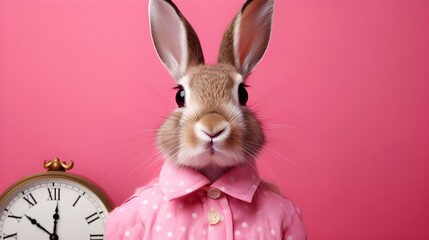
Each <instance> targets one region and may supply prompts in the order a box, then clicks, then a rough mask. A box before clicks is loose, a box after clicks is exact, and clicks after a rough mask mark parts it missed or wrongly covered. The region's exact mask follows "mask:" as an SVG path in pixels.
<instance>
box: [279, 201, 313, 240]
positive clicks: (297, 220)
mask: <svg viewBox="0 0 429 240" xmlns="http://www.w3.org/2000/svg"><path fill="white" fill-rule="evenodd" d="M290 204H291V206H290V209H291V210H290V214H291V218H290V222H289V224H288V226H287V227H285V230H284V234H283V240H306V239H307V232H306V230H305V226H304V223H303V222H302V218H301V211H300V210H299V208H298V207H296V206H295V205H294V204H293V203H290Z"/></svg>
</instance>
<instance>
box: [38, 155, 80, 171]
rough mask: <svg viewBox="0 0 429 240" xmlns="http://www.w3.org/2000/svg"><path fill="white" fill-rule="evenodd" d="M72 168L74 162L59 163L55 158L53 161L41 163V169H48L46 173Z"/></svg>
mask: <svg viewBox="0 0 429 240" xmlns="http://www.w3.org/2000/svg"><path fill="white" fill-rule="evenodd" d="M73 166H74V162H73V161H72V160H70V164H67V163H66V162H65V161H60V159H59V158H55V159H53V160H47V161H45V162H44V163H43V167H44V168H46V169H48V171H62V172H65V171H66V170H70V169H72V168H73Z"/></svg>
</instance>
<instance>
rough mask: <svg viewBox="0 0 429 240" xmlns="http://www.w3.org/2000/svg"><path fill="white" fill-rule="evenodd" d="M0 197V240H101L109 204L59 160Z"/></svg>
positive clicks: (100, 191)
mask: <svg viewBox="0 0 429 240" xmlns="http://www.w3.org/2000/svg"><path fill="white" fill-rule="evenodd" d="M44 165H45V168H47V169H48V171H47V172H45V173H41V174H36V175H32V176H29V177H27V178H24V179H22V180H21V181H18V182H17V183H16V184H14V185H12V186H11V187H10V188H8V189H7V190H6V191H5V192H4V193H3V194H2V195H1V196H0V240H103V239H104V224H105V222H106V218H107V216H108V213H109V211H110V210H111V208H112V204H111V202H110V200H109V198H108V197H107V196H106V195H105V194H104V193H103V191H102V190H101V189H100V188H99V187H97V186H96V185H95V184H94V183H92V182H91V181H89V180H88V179H86V178H83V177H82V176H79V175H76V174H72V173H66V172H65V170H69V169H71V168H72V167H73V162H71V164H70V165H67V164H66V163H65V162H61V161H60V160H59V159H54V160H52V161H48V162H45V163H44Z"/></svg>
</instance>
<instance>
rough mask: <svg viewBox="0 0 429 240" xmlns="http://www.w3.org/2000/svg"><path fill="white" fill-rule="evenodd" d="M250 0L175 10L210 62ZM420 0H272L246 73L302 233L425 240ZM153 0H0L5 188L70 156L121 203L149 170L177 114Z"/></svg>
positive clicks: (268, 172) (0, 153)
mask: <svg viewBox="0 0 429 240" xmlns="http://www.w3.org/2000/svg"><path fill="white" fill-rule="evenodd" d="M243 2H244V0H243V1H227V0H216V1H201V0H193V1H190V0H188V1H185V0H181V1H179V0H177V1H176V3H177V5H178V6H179V8H180V9H181V10H182V12H183V13H184V15H185V16H186V17H187V18H188V20H189V21H190V22H191V23H192V24H193V26H194V27H195V30H196V32H197V33H198V35H199V36H200V40H201V42H202V46H203V49H204V52H205V57H206V60H207V62H208V63H214V62H215V60H216V58H217V51H218V46H219V43H220V39H221V35H222V33H223V30H224V28H225V27H226V25H227V23H228V22H229V21H230V20H231V19H232V17H233V15H234V14H235V13H236V11H237V10H238V9H239V8H240V6H241V5H242V3H243ZM428 12H429V1H423V0H421V1H419V0H395V1H393V0H371V1H370V0H363V1H358V0H356V1H347V0H344V1H340V0H326V1H321V0H277V2H276V12H275V17H274V30H273V34H272V39H271V42H270V46H269V48H268V52H267V54H266V55H265V58H264V59H263V61H262V62H261V64H260V65H259V66H258V67H257V68H256V70H255V71H254V73H253V74H252V75H251V77H250V78H249V82H248V83H249V84H250V85H251V88H250V90H249V92H250V107H251V108H252V109H254V110H255V111H256V112H257V113H258V115H259V117H260V118H261V119H262V120H263V122H264V128H265V129H266V133H267V135H268V138H269V142H268V144H267V146H266V148H265V150H264V151H263V153H262V154H261V156H260V159H259V160H258V161H259V166H260V170H261V172H262V175H263V176H264V178H265V179H267V180H269V181H272V182H275V183H277V184H278V185H279V187H280V188H281V190H282V191H283V192H284V193H285V194H286V195H287V196H288V197H289V198H291V199H292V200H293V201H295V202H296V203H297V204H298V205H299V206H300V207H301V208H302V210H303V214H304V221H305V223H306V226H307V228H308V232H309V239H314V240H317V239H330V240H332V239H429V227H428V226H429V107H428V103H429V14H428ZM174 86H175V84H174V82H173V80H171V78H170V76H169V75H168V74H167V71H166V70H165V69H164V68H163V67H162V65H161V63H160V62H159V60H158V58H157V56H156V54H155V52H154V50H153V46H152V42H151V39H150V35H149V29H148V17H147V1H135V0H80V1H79V0H62V1H60V0H31V1H30V0H0V193H1V192H3V191H4V190H5V189H6V188H7V187H8V186H10V185H11V184H12V183H14V182H15V181H17V180H18V179H20V178H22V177H25V176H27V175H30V174H34V173H37V172H40V171H43V170H42V168H41V163H42V161H43V160H45V159H51V158H54V157H60V158H61V159H63V160H70V159H73V160H74V161H75V163H76V167H75V169H74V170H73V172H75V173H78V174H81V175H84V176H87V177H90V178H91V179H92V180H94V181H95V182H96V183H98V184H99V185H100V186H102V187H103V188H104V189H105V190H106V191H107V192H108V194H109V195H110V197H111V198H112V199H113V201H114V203H115V204H119V203H121V202H122V201H124V200H125V198H126V197H127V196H128V195H130V194H131V193H132V192H133V190H134V189H135V188H136V187H137V186H139V185H141V184H144V183H146V182H147V181H149V179H151V178H152V177H154V176H156V175H157V174H158V170H159V167H160V165H161V164H162V161H163V160H162V159H161V158H160V156H159V155H158V154H157V153H156V148H155V146H154V133H155V129H156V128H157V127H158V126H159V124H160V123H161V121H162V120H163V118H164V117H165V116H166V115H167V114H168V113H169V112H170V111H171V110H172V109H174V107H175V103H174V95H175V91H174V90H173V89H172V87H174Z"/></svg>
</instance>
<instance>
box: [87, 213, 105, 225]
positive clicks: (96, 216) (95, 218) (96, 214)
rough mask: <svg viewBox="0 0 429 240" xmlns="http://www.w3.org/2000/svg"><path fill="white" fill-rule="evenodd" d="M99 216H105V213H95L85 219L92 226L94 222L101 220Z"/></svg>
mask: <svg viewBox="0 0 429 240" xmlns="http://www.w3.org/2000/svg"><path fill="white" fill-rule="evenodd" d="M98 214H103V212H99V213H97V212H95V213H93V214H91V215H89V216H88V217H86V218H85V219H86V222H87V223H88V224H91V223H92V222H94V221H96V220H98V219H100V216H99V215H98Z"/></svg>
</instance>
